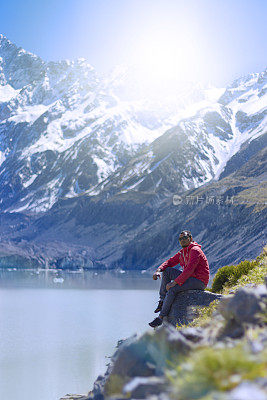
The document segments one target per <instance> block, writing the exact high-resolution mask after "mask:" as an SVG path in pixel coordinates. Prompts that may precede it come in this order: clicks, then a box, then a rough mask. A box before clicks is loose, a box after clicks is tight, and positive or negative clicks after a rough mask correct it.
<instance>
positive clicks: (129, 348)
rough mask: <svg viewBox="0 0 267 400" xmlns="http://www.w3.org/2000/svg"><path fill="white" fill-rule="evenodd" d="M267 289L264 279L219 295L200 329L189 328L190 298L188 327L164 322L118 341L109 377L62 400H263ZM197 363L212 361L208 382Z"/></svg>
mask: <svg viewBox="0 0 267 400" xmlns="http://www.w3.org/2000/svg"><path fill="white" fill-rule="evenodd" d="M266 284H267V281H266V280H265V285H258V286H255V285H253V286H244V287H241V288H239V289H238V290H237V291H236V292H235V293H234V294H230V295H227V296H220V295H217V300H216V302H217V303H218V304H217V306H216V308H215V310H214V311H213V313H212V316H211V318H210V319H209V320H208V321H207V322H206V323H205V324H204V325H203V326H199V327H192V326H190V320H192V319H193V318H194V317H195V315H194V313H193V314H192V308H191V307H190V306H191V304H189V303H188V299H189V296H188V297H187V300H186V301H187V305H188V307H184V308H183V309H184V310H186V314H184V319H185V322H186V324H189V326H186V324H185V325H182V326H180V327H179V328H178V329H177V328H175V327H174V326H173V324H170V323H169V322H168V321H165V322H164V325H163V326H162V327H160V328H157V329H156V330H154V331H148V332H146V333H145V334H143V335H141V336H139V337H138V336H137V335H134V336H132V337H130V338H128V339H126V340H124V341H119V342H118V345H117V350H116V352H115V354H114V355H113V356H112V358H111V361H110V364H109V366H108V368H107V371H106V373H105V374H104V375H103V376H99V377H98V378H97V380H96V381H95V383H94V387H93V389H92V390H91V391H90V392H89V393H88V394H86V395H71V394H68V395H66V396H64V397H62V398H61V400H63V399H64V400H111V399H112V400H119V399H150V400H169V399H181V400H187V399H193V398H194V399H205V400H206V399H209V400H210V399H212V400H246V399H249V400H250V399H252V398H254V399H257V400H265V399H266V398H267V378H266V375H264V374H263V371H264V370H265V374H266V354H267V332H266V330H264V327H266V307H267V288H266ZM210 294H211V293H210ZM211 295H212V294H211ZM215 296H216V295H215ZM210 298H211V297H210ZM184 300H185V298H184ZM177 301H178V300H177ZM211 301H212V300H211ZM207 304H208V303H207ZM195 305H196V301H194V306H195ZM176 309H177V304H176ZM201 357H202V358H201ZM198 360H202V361H201V364H200V365H201V368H202V367H203V368H204V366H205V365H206V364H207V362H210V364H211V365H210V366H209V364H207V371H206V372H205V373H206V374H207V372H208V373H209V374H211V376H210V377H207V376H205V373H204V372H203V371H202V372H201V371H200V369H201V368H199V367H198V370H195V368H196V367H197V365H198V364H197V362H198ZM207 360H209V361H207ZM264 360H265V361H264ZM242 362H243V364H242ZM220 363H221V365H220ZM216 368H218V374H222V375H223V371H224V375H223V379H222V378H221V379H220V380H219V386H220V387H219V388H218V384H217V386H216V379H217V377H216ZM231 368H232V369H231ZM242 368H243V369H242ZM224 369H225V370H224ZM228 369H229V370H228ZM188 370H189V371H191V372H190V374H189V375H188ZM194 371H195V375H194ZM201 373H202V376H200V377H199V376H198V374H201ZM212 374H214V376H213V375H212ZM187 380H188V381H189V382H188V385H185V382H186V381H187ZM190 381H192V382H191V385H190Z"/></svg>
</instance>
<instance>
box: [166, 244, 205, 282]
mask: <svg viewBox="0 0 267 400" xmlns="http://www.w3.org/2000/svg"><path fill="white" fill-rule="evenodd" d="M177 264H180V265H181V266H182V268H183V272H182V273H181V275H179V276H178V278H176V279H175V282H176V283H178V285H180V286H181V285H183V284H184V283H185V281H186V280H187V279H188V278H189V277H194V278H197V279H199V280H201V281H202V282H204V283H205V285H206V286H207V284H208V282H209V277H210V273H209V263H208V260H207V258H206V256H205V254H204V253H203V251H202V250H201V246H200V244H198V243H196V242H191V243H190V245H189V246H187V247H184V248H183V249H182V250H180V251H179V252H178V253H176V254H175V256H173V257H171V258H169V260H167V261H165V262H164V263H162V264H161V265H160V266H159V268H160V269H161V271H164V270H165V269H166V268H168V267H174V266H175V265H177Z"/></svg>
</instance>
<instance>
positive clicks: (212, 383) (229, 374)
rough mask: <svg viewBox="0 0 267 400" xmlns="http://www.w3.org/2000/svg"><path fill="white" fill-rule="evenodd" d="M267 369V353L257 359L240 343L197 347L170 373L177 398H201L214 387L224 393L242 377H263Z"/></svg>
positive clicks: (242, 378)
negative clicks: (225, 346)
mask: <svg viewBox="0 0 267 400" xmlns="http://www.w3.org/2000/svg"><path fill="white" fill-rule="evenodd" d="M265 356H266V354H265ZM266 368H267V362H266V357H265V358H264V354H263V355H262V356H261V358H260V359H259V356H258V357H257V358H256V356H254V355H252V354H250V353H248V352H246V351H244V346H243V345H242V344H239V345H238V346H236V347H235V348H220V349H218V348H209V347H208V348H202V349H200V350H196V351H195V352H194V357H192V358H187V359H186V361H185V362H184V363H182V364H180V365H178V366H177V367H176V368H175V371H174V372H173V371H172V373H170V374H167V376H168V379H169V380H170V382H171V384H172V388H173V397H174V398H175V399H177V398H179V400H187V399H201V398H202V397H203V396H207V395H208V394H209V393H210V392H212V391H214V390H215V391H220V392H222V391H223V392H224V391H227V390H231V389H233V388H234V387H236V386H237V385H238V384H239V383H241V381H243V380H253V379H256V378H259V377H264V376H265V372H266Z"/></svg>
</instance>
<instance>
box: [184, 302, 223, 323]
mask: <svg viewBox="0 0 267 400" xmlns="http://www.w3.org/2000/svg"><path fill="white" fill-rule="evenodd" d="M218 304H219V300H213V301H212V302H211V303H210V304H209V305H208V306H207V307H193V312H194V314H195V313H196V314H197V316H196V318H194V320H193V321H192V322H190V323H189V324H187V325H177V326H176V327H177V329H178V330H179V329H182V328H185V327H189V326H191V327H192V326H193V327H197V326H204V325H205V324H206V323H208V322H209V321H210V318H211V316H212V314H213V312H214V311H215V310H216V308H217V305H218Z"/></svg>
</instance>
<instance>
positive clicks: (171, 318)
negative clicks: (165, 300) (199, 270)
mask: <svg viewBox="0 0 267 400" xmlns="http://www.w3.org/2000/svg"><path fill="white" fill-rule="evenodd" d="M221 298H222V295H220V294H215V293H211V292H208V291H203V290H187V291H186V292H181V293H178V294H177V296H176V298H175V300H174V302H173V304H172V307H171V310H170V313H169V315H168V322H169V323H170V324H172V325H174V326H176V324H178V325H184V324H188V323H189V322H190V320H191V318H190V315H189V314H190V311H189V309H190V307H192V306H203V307H205V306H208V305H209V304H210V303H211V302H212V301H214V300H217V299H221Z"/></svg>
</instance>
